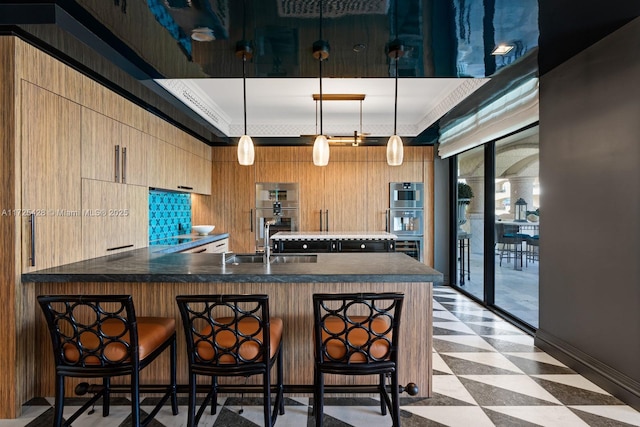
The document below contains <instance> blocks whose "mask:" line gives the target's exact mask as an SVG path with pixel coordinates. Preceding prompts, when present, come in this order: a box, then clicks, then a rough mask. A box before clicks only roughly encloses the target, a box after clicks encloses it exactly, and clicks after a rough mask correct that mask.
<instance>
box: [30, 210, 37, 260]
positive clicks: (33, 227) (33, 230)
mask: <svg viewBox="0 0 640 427" xmlns="http://www.w3.org/2000/svg"><path fill="white" fill-rule="evenodd" d="M29 224H30V228H31V253H30V254H29V261H30V265H31V267H35V265H36V214H33V213H32V214H31V215H30V216H29Z"/></svg>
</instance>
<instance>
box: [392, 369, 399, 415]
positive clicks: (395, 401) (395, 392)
mask: <svg viewBox="0 0 640 427" xmlns="http://www.w3.org/2000/svg"><path fill="white" fill-rule="evenodd" d="M391 402H392V405H393V409H392V411H391V418H392V420H393V427H400V384H399V381H398V371H395V372H393V373H392V374H391Z"/></svg>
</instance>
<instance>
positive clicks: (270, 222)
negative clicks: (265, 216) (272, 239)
mask: <svg viewBox="0 0 640 427" xmlns="http://www.w3.org/2000/svg"><path fill="white" fill-rule="evenodd" d="M275 223H276V220H275V219H270V220H268V221H265V222H264V261H263V262H264V265H269V263H270V262H271V243H269V227H270V226H272V225H273V224H275Z"/></svg>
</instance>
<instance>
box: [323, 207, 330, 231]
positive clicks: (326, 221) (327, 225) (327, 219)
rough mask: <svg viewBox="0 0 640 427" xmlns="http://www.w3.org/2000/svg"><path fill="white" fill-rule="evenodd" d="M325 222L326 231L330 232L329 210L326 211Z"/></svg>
mask: <svg viewBox="0 0 640 427" xmlns="http://www.w3.org/2000/svg"><path fill="white" fill-rule="evenodd" d="M324 222H325V223H326V227H325V228H326V229H327V230H326V231H329V209H327V210H326V211H324Z"/></svg>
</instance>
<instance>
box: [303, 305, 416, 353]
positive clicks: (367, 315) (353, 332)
mask: <svg viewBox="0 0 640 427" xmlns="http://www.w3.org/2000/svg"><path fill="white" fill-rule="evenodd" d="M403 301H404V295H403V294H399V293H366V294H348V293H347V294H314V295H313V314H314V340H315V346H314V348H315V359H316V363H320V364H323V363H377V362H385V363H386V362H394V363H397V360H398V343H399V339H400V333H399V331H400V315H401V312H402V304H403Z"/></svg>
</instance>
